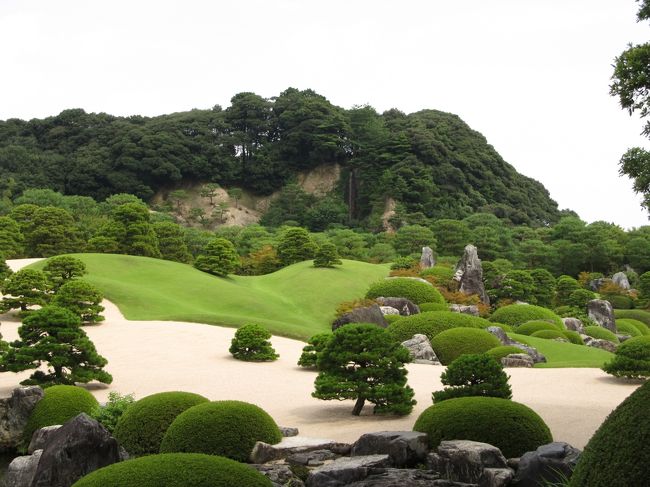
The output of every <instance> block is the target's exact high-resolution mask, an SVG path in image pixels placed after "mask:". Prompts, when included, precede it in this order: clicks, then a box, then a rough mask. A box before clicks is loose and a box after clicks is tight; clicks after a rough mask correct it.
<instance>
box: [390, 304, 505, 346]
mask: <svg viewBox="0 0 650 487" xmlns="http://www.w3.org/2000/svg"><path fill="white" fill-rule="evenodd" d="M486 324H487V326H489V325H492V323H490V322H489V321H487V320H485V319H483V318H478V317H476V316H471V315H466V314H462V313H454V312H452V311H427V312H425V313H419V314H416V315H411V316H403V317H402V318H401V319H399V320H397V321H395V322H393V323H391V324H390V325H389V326H388V328H387V329H388V332H389V333H390V334H391V336H392V337H393V338H394V339H395V340H397V341H399V342H403V341H405V340H410V339H411V338H413V335H415V334H417V333H420V334H422V335H426V336H427V337H428V338H429V340H432V339H433V337H435V336H436V335H437V334H438V333H440V332H443V331H445V330H451V329H452V328H458V327H466V328H485V327H486V326H485V325H486Z"/></svg>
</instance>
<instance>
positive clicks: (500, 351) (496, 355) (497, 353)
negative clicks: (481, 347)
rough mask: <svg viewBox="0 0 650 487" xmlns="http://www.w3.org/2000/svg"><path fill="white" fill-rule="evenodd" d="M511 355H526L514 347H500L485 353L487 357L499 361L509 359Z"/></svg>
mask: <svg viewBox="0 0 650 487" xmlns="http://www.w3.org/2000/svg"><path fill="white" fill-rule="evenodd" d="M511 353H526V352H524V351H523V350H522V349H521V348H517V347H515V346H512V345H500V346H498V347H494V348H491V349H490V350H488V351H487V352H485V354H486V355H489V356H490V357H492V358H493V359H495V360H497V361H499V360H501V359H502V358H503V357H507V356H508V355H510V354H511Z"/></svg>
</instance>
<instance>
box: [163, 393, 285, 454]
mask: <svg viewBox="0 0 650 487" xmlns="http://www.w3.org/2000/svg"><path fill="white" fill-rule="evenodd" d="M281 439H282V434H281V433H280V429H279V428H278V425H277V424H276V423H275V421H273V418H271V416H269V415H268V413H266V412H265V411H264V410H263V409H262V408H260V407H258V406H255V405H254V404H249V403H247V402H242V401H215V402H208V403H204V404H199V405H197V406H194V407H192V408H190V409H188V410H187V411H185V412H183V413H182V414H179V415H178V417H177V418H176V419H175V420H174V422H173V423H172V424H171V425H170V426H169V429H168V430H167V432H166V433H165V436H164V438H163V440H162V444H161V445H160V452H161V453H177V452H178V453H180V452H184V453H205V454H208V455H220V456H224V457H227V458H232V459H233V460H238V461H241V462H246V461H248V459H249V457H250V454H251V452H252V451H253V447H254V446H255V443H256V442H258V441H263V442H264V443H270V444H275V443H278V442H279V441H280V440H281Z"/></svg>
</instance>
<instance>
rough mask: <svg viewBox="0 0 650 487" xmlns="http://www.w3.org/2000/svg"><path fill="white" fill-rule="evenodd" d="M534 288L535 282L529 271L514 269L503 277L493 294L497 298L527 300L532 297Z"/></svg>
mask: <svg viewBox="0 0 650 487" xmlns="http://www.w3.org/2000/svg"><path fill="white" fill-rule="evenodd" d="M534 288H535V282H534V281H533V278H532V277H531V275H530V273H529V272H527V271H521V270H514V271H510V272H508V273H507V274H506V275H505V276H504V277H503V280H502V281H501V286H500V287H499V288H498V289H497V290H496V291H495V294H496V297H497V298H499V299H510V300H513V301H526V302H528V301H531V300H532V298H533V291H534Z"/></svg>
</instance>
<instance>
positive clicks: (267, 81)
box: [0, 0, 650, 228]
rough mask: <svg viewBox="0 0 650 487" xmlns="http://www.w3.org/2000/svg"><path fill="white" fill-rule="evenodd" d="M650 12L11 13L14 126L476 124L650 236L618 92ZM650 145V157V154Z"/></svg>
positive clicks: (374, 8) (23, 1)
mask: <svg viewBox="0 0 650 487" xmlns="http://www.w3.org/2000/svg"><path fill="white" fill-rule="evenodd" d="M637 6H638V5H637V3H635V2H634V1H632V0H462V1H459V0H402V1H399V2H398V1H395V0H390V1H386V0H347V1H343V0H327V1H324V0H302V1H301V0H240V1H233V0H230V1H218V0H213V1H207V0H206V1H199V0H183V1H161V0H157V1H149V0H146V1H145V0H130V1H123V0H111V1H106V0H101V1H100V0H56V1H52V0H0V119H2V120H4V119H7V118H22V119H30V118H34V117H38V118H42V117H46V116H50V115H56V114H58V113H59V112H60V111H61V110H64V109H66V108H83V109H85V110H86V111H88V112H107V113H111V114H114V115H131V114H142V115H158V114H162V113H170V112H175V111H183V110H188V109H191V108H210V107H212V106H213V105H215V104H220V105H222V106H223V107H224V108H225V107H226V106H228V105H229V100H230V98H231V97H232V96H233V95H234V94H235V93H238V92H242V91H253V92H255V93H258V94H259V95H262V96H265V97H271V96H275V95H278V94H279V93H280V92H281V91H283V90H284V89H286V88H288V87H290V86H292V87H296V88H299V89H306V88H312V89H314V90H315V91H317V92H318V93H320V94H322V95H324V96H325V97H327V98H328V99H329V100H330V101H331V102H332V103H334V104H336V105H339V106H342V107H345V108H349V107H351V106H353V105H359V104H365V103H367V104H370V105H372V106H374V107H375V108H376V109H377V110H379V111H380V112H381V111H383V110H386V109H389V108H392V107H396V108H399V109H401V110H403V111H405V112H413V111H417V110H421V109H424V108H434V109H439V110H443V111H448V112H452V113H456V114H458V115H459V116H460V117H461V118H462V119H463V120H465V121H466V122H467V123H468V124H469V125H470V126H471V127H472V128H473V129H475V130H478V131H479V132H481V133H482V134H483V135H485V137H486V138H487V139H488V142H489V143H491V144H492V145H493V146H494V147H495V148H496V150H497V151H498V152H499V153H500V154H501V155H502V156H503V158H504V159H505V160H506V161H508V162H509V163H510V164H512V165H513V166H515V167H516V168H517V170H518V171H519V172H521V173H523V174H525V175H527V176H530V177H533V178H535V179H537V180H539V181H541V182H542V183H543V184H544V185H545V186H546V188H548V190H549V191H550V193H551V196H552V197H553V198H554V199H555V200H556V201H557V202H558V204H559V206H560V208H571V209H573V210H575V211H577V212H578V214H579V215H580V216H581V217H582V218H583V219H584V220H586V221H588V222H591V221H594V220H605V221H610V222H615V223H617V224H619V225H621V226H623V227H626V228H629V227H633V226H640V225H647V224H648V214H647V212H645V211H643V210H642V209H641V208H640V201H641V198H640V197H639V196H637V195H634V193H633V191H632V184H631V181H630V180H629V179H627V178H626V177H620V176H618V160H619V158H620V156H621V155H622V154H623V153H624V152H625V150H626V149H627V148H628V147H630V146H635V145H643V144H646V141H645V140H644V139H643V138H641V137H640V136H639V133H640V131H641V129H642V124H643V122H642V121H640V120H639V119H638V118H637V117H630V116H629V115H628V114H627V113H626V112H624V111H622V110H621V109H620V108H619V107H618V102H617V100H616V99H615V98H613V97H610V96H609V94H608V91H609V82H610V79H609V78H610V76H611V73H612V68H611V65H612V63H613V60H614V57H615V56H617V55H618V54H620V52H621V51H622V50H623V49H624V48H625V46H626V45H627V43H628V42H635V43H640V42H645V41H647V40H650V28H649V27H648V25H647V24H645V23H642V24H637V23H636V10H637ZM646 146H647V144H646Z"/></svg>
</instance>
